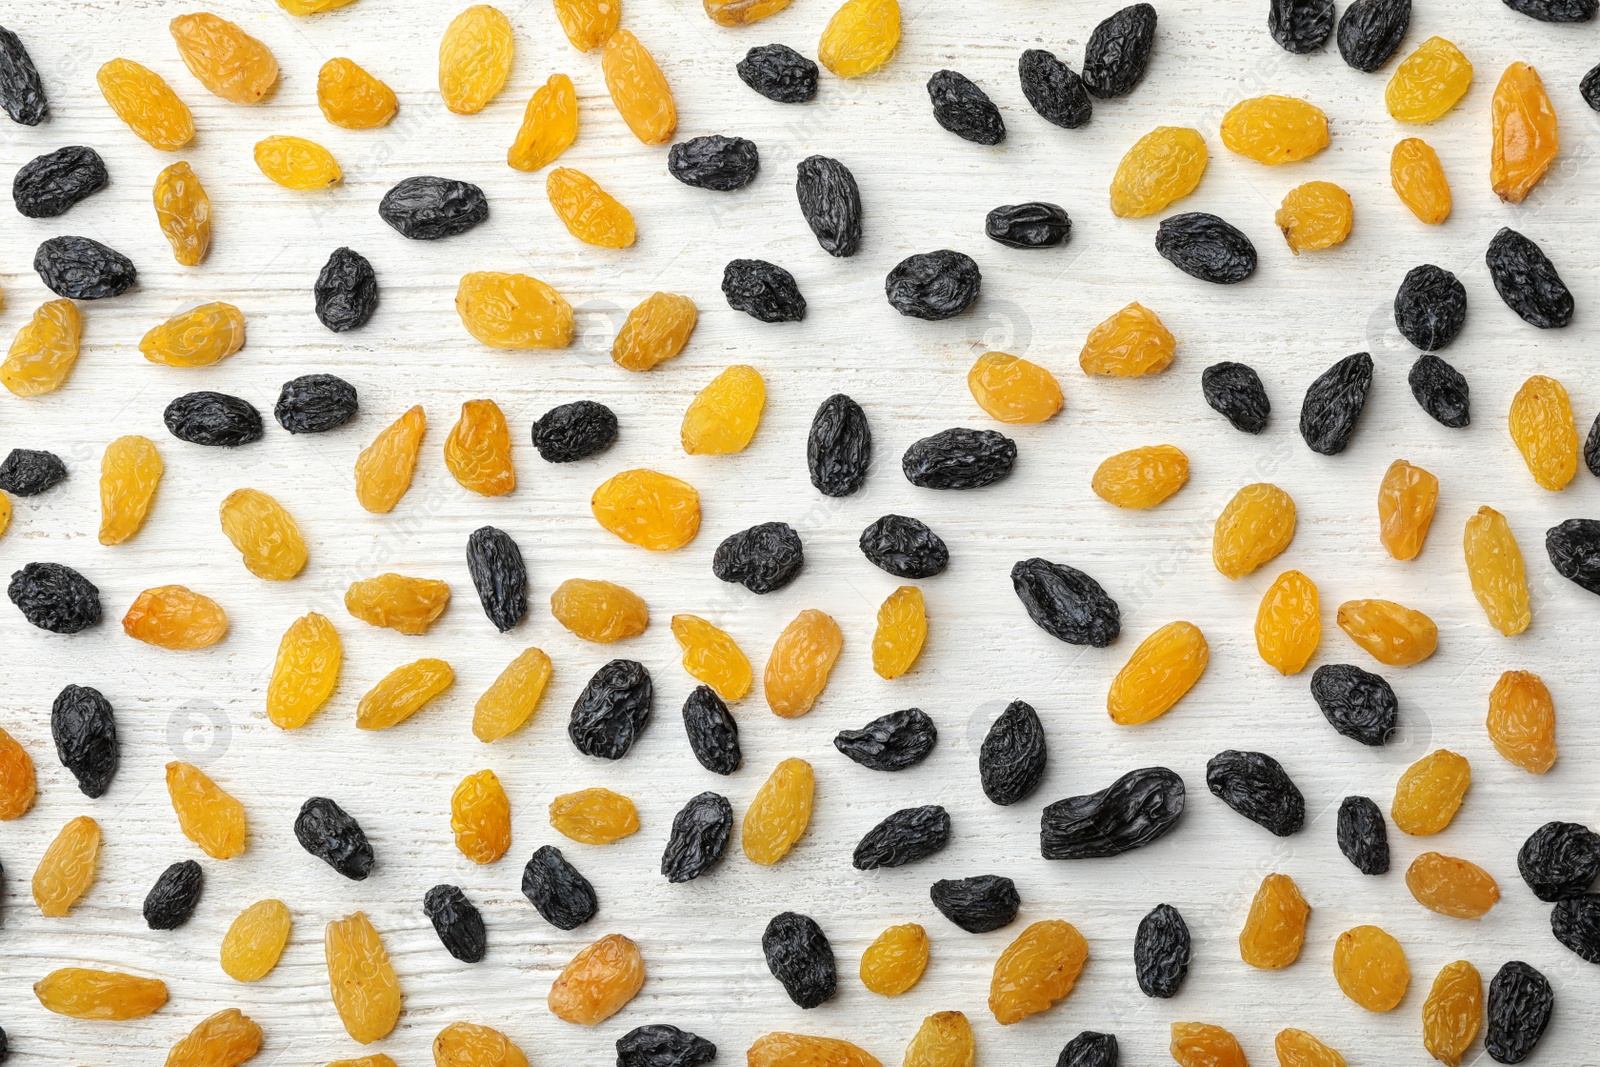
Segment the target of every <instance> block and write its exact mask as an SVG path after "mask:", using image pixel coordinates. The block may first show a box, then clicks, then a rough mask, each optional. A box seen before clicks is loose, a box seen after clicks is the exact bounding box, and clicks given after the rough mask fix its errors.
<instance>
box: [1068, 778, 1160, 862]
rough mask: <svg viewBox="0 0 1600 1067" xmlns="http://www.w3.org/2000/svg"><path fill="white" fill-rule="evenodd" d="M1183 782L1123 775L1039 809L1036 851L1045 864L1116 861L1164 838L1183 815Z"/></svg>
mask: <svg viewBox="0 0 1600 1067" xmlns="http://www.w3.org/2000/svg"><path fill="white" fill-rule="evenodd" d="M1183 800H1184V787H1183V779H1182V778H1180V777H1179V776H1178V775H1177V773H1176V772H1174V771H1170V770H1168V769H1167V768H1165V767H1142V768H1140V769H1139V770H1136V771H1129V772H1128V773H1127V774H1124V775H1123V776H1122V777H1121V778H1118V779H1117V780H1116V781H1115V782H1112V783H1111V784H1110V785H1108V786H1106V787H1105V788H1104V789H1102V790H1100V791H1099V792H1097V793H1086V794H1084V795H1082V796H1076V797H1067V798H1066V799H1065V800H1058V801H1056V802H1055V803H1054V804H1051V805H1050V806H1049V807H1047V808H1045V809H1044V815H1043V816H1042V817H1041V819H1040V826H1039V851H1040V854H1042V855H1043V856H1044V858H1045V859H1047V860H1086V859H1100V858H1103V857H1106V856H1120V855H1121V854H1122V853H1124V852H1128V851H1130V850H1132V849H1136V848H1142V847H1144V846H1145V845H1148V844H1150V843H1151V842H1153V841H1156V840H1158V839H1159V838H1161V837H1163V836H1165V835H1166V834H1167V833H1168V832H1169V831H1170V830H1171V829H1172V828H1173V827H1174V826H1176V825H1177V824H1178V819H1179V817H1180V816H1182V815H1183Z"/></svg>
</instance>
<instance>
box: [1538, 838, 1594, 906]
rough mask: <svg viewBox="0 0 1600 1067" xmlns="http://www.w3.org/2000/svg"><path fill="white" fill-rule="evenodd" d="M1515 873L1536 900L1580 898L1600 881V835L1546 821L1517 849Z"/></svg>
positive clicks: (1551, 900)
mask: <svg viewBox="0 0 1600 1067" xmlns="http://www.w3.org/2000/svg"><path fill="white" fill-rule="evenodd" d="M1517 871H1518V872H1519V873H1520V874H1521V875H1522V880H1523V881H1524V882H1526V883H1527V884H1528V888H1529V889H1531V890H1533V895H1534V896H1536V897H1538V898H1539V899H1540V900H1543V901H1546V902H1554V901H1557V900H1567V899H1570V898H1572V897H1581V896H1583V895H1584V894H1585V893H1587V892H1588V891H1589V887H1590V886H1592V885H1593V884H1594V881H1595V879H1596V878H1600V834H1597V833H1595V832H1594V831H1593V830H1591V829H1589V828H1588V827H1587V826H1584V825H1582V824H1580V823H1575V822H1547V823H1545V824H1544V825H1543V826H1541V827H1539V828H1538V829H1537V830H1535V831H1534V832H1533V833H1531V834H1529V835H1528V839H1527V840H1526V841H1524V842H1523V844H1522V848H1521V849H1520V850H1518V852H1517Z"/></svg>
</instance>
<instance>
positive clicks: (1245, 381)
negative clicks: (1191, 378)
mask: <svg viewBox="0 0 1600 1067" xmlns="http://www.w3.org/2000/svg"><path fill="white" fill-rule="evenodd" d="M1200 392H1201V395H1203V396H1204V397H1205V398H1206V403H1207V404H1210V405H1211V408H1212V410H1213V411H1215V412H1217V413H1218V414H1220V415H1221V416H1222V417H1223V418H1225V419H1227V420H1228V421H1229V422H1230V423H1232V424H1233V428H1234V429H1235V430H1242V431H1243V432H1245V433H1260V432H1261V431H1262V430H1264V429H1266V427H1267V416H1268V415H1270V414H1271V413H1272V402H1271V401H1270V400H1268V399H1267V387H1266V386H1264V385H1262V384H1261V376H1260V375H1259V374H1257V373H1256V372H1255V368H1253V367H1248V366H1246V365H1245V364H1243V363H1228V362H1223V363H1213V364H1212V365H1211V366H1209V367H1207V368H1206V369H1205V370H1203V371H1201V372H1200Z"/></svg>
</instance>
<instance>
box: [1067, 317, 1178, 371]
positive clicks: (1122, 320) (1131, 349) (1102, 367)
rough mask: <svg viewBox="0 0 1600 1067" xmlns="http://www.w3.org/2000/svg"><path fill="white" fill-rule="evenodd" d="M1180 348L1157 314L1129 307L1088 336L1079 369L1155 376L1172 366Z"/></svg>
mask: <svg viewBox="0 0 1600 1067" xmlns="http://www.w3.org/2000/svg"><path fill="white" fill-rule="evenodd" d="M1177 344H1178V343H1177V341H1176V340H1175V339H1174V338H1173V336H1172V334H1171V332H1170V331H1168V329H1167V328H1166V326H1165V325H1163V324H1162V322H1161V319H1160V317H1159V316H1158V315H1156V313H1155V312H1154V311H1151V310H1150V309H1149V308H1147V307H1145V306H1144V305H1143V304H1137V303H1135V304H1129V305H1128V306H1127V307H1125V308H1123V309H1122V310H1121V311H1119V312H1117V313H1116V314H1115V315H1113V316H1111V317H1110V318H1109V319H1106V320H1105V321H1104V322H1102V323H1101V324H1100V325H1098V326H1096V327H1095V328H1094V329H1093V330H1091V331H1090V332H1089V336H1088V338H1087V339H1086V340H1085V341H1084V342H1083V350H1082V351H1081V352H1079V353H1078V365H1079V366H1081V367H1082V368H1083V372H1084V373H1085V374H1111V375H1116V376H1119V377H1137V376H1139V375H1143V374H1156V373H1159V372H1160V371H1164V370H1166V369H1167V367H1168V365H1169V364H1171V363H1172V355H1173V353H1174V352H1175V351H1176V350H1177Z"/></svg>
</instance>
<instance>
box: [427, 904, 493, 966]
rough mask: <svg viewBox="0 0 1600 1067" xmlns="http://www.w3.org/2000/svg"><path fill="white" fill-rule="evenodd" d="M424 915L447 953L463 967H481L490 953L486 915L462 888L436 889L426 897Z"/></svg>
mask: <svg viewBox="0 0 1600 1067" xmlns="http://www.w3.org/2000/svg"><path fill="white" fill-rule="evenodd" d="M422 911H423V914H425V915H427V917H428V921H429V922H431V923H433V932H434V933H436V934H438V935H439V942H440V943H441V944H442V945H444V947H445V951H446V952H448V953H450V955H452V956H454V957H455V958H456V959H458V960H460V961H461V962H462V963H477V962H478V961H479V960H481V959H483V954H484V953H485V952H487V951H488V949H489V939H488V932H487V931H486V930H485V929H484V927H483V914H482V913H481V912H479V911H478V906H477V905H476V904H474V903H472V901H470V900H468V899H467V895H466V894H465V893H463V892H462V891H461V888H460V887H459V886H453V885H436V886H434V887H433V888H432V889H430V890H428V891H427V893H425V894H423V897H422Z"/></svg>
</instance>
